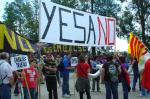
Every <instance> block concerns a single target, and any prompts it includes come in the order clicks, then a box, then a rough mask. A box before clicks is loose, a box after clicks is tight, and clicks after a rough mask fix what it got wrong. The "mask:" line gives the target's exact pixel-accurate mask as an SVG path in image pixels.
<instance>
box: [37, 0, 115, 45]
mask: <svg viewBox="0 0 150 99" xmlns="http://www.w3.org/2000/svg"><path fill="white" fill-rule="evenodd" d="M39 28H40V30H39V32H40V35H39V39H40V42H47V43H54V44H66V45H78V46H111V45H115V33H116V20H115V19H114V18H111V17H105V16H99V15H96V14H90V13H85V12H82V11H78V10H74V9H71V8H68V7H65V6H61V5H58V4H55V3H52V2H50V0H41V2H40V26H39Z"/></svg>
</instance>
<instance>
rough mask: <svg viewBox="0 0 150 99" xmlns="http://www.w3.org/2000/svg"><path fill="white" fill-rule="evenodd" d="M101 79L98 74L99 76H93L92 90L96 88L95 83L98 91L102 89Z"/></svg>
mask: <svg viewBox="0 0 150 99" xmlns="http://www.w3.org/2000/svg"><path fill="white" fill-rule="evenodd" d="M99 80H100V77H99V76H98V77H97V78H93V81H92V90H93V91H94V90H95V83H96V85H97V91H99V90H100V87H99Z"/></svg>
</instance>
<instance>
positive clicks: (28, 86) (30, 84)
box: [22, 59, 38, 99]
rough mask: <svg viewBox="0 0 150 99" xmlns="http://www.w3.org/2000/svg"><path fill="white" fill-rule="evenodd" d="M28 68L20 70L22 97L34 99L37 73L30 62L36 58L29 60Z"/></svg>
mask: <svg viewBox="0 0 150 99" xmlns="http://www.w3.org/2000/svg"><path fill="white" fill-rule="evenodd" d="M29 61H30V68H26V69H23V70H22V77H23V78H22V84H23V93H24V99H30V98H31V99H36V88H37V78H38V73H37V71H36V69H35V67H34V66H35V65H31V64H33V63H32V62H35V61H36V60H34V59H33V60H29Z"/></svg>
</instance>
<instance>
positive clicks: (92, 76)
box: [88, 64, 103, 78]
mask: <svg viewBox="0 0 150 99" xmlns="http://www.w3.org/2000/svg"><path fill="white" fill-rule="evenodd" d="M102 66H103V64H98V65H96V67H97V68H99V70H98V71H97V72H96V73H94V74H91V73H88V76H89V77H90V78H96V77H98V76H99V75H101V71H102Z"/></svg>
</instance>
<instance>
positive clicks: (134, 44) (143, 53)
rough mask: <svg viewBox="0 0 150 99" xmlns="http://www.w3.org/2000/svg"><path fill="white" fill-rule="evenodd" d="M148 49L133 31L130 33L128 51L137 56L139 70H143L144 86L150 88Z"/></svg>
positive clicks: (149, 57) (149, 55)
mask: <svg viewBox="0 0 150 99" xmlns="http://www.w3.org/2000/svg"><path fill="white" fill-rule="evenodd" d="M146 49H147V48H146V46H145V45H144V44H143V43H142V41H140V39H138V37H137V36H135V35H134V34H133V33H130V39H129V45H128V53H129V54H130V55H131V56H133V57H136V58H137V60H138V64H139V70H140V71H143V74H142V79H141V84H142V87H143V88H146V89H148V90H150V53H149V52H148V51H147V50H146Z"/></svg>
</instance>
